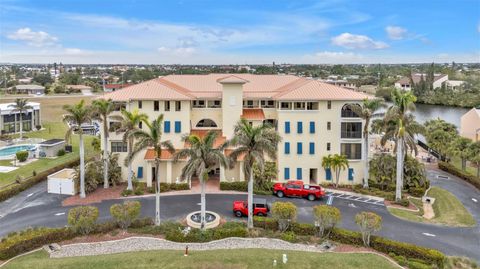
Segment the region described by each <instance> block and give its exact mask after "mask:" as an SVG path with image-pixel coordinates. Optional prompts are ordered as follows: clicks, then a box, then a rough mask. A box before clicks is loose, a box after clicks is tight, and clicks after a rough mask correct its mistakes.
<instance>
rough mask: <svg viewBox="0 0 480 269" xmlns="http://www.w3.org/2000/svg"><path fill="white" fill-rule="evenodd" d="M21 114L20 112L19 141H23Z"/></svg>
mask: <svg viewBox="0 0 480 269" xmlns="http://www.w3.org/2000/svg"><path fill="white" fill-rule="evenodd" d="M22 116H23V113H22V111H20V140H22V139H23V117H22Z"/></svg>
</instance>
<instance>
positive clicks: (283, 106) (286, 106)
mask: <svg viewBox="0 0 480 269" xmlns="http://www.w3.org/2000/svg"><path fill="white" fill-rule="evenodd" d="M291 109H292V103H290V102H280V110H291Z"/></svg>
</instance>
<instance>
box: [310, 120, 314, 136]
mask: <svg viewBox="0 0 480 269" xmlns="http://www.w3.org/2000/svg"><path fill="white" fill-rule="evenodd" d="M310 133H311V134H314V133H315V122H314V121H311V122H310Z"/></svg>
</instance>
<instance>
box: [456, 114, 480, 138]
mask: <svg viewBox="0 0 480 269" xmlns="http://www.w3.org/2000/svg"><path fill="white" fill-rule="evenodd" d="M477 130H478V131H477ZM460 135H461V136H463V137H466V138H470V139H472V140H473V141H480V115H479V113H477V111H475V108H472V109H471V110H470V111H468V112H467V113H465V114H464V115H463V116H462V117H461V118H460Z"/></svg>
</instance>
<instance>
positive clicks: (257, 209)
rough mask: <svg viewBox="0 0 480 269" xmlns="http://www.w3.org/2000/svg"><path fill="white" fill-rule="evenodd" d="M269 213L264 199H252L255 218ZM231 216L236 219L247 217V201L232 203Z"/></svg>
mask: <svg viewBox="0 0 480 269" xmlns="http://www.w3.org/2000/svg"><path fill="white" fill-rule="evenodd" d="M268 211H270V208H268V204H267V200H266V199H259V198H254V199H253V215H256V216H266V215H267V214H268ZM233 214H235V216H236V217H239V218H240V217H242V216H247V215H248V204H247V201H234V202H233Z"/></svg>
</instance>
